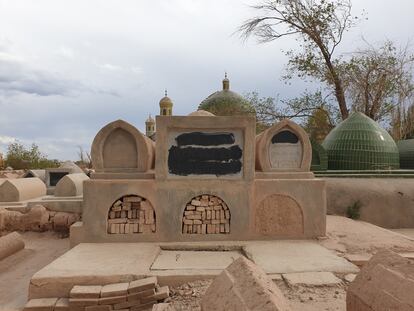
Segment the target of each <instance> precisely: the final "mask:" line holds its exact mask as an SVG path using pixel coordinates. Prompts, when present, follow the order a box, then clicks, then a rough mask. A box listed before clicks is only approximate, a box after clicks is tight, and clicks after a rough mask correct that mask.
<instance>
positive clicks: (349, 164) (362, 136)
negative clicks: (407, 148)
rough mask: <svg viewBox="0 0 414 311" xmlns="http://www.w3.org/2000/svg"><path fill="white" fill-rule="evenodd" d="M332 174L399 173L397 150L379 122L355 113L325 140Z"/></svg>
mask: <svg viewBox="0 0 414 311" xmlns="http://www.w3.org/2000/svg"><path fill="white" fill-rule="evenodd" d="M322 146H323V147H324V148H325V150H326V152H327V153H328V168H329V169H330V170H382V169H398V168H399V166H400V162H399V153H398V148H397V145H396V143H395V142H394V140H393V139H392V137H391V136H390V135H389V134H388V132H387V131H386V130H384V129H383V128H381V127H380V126H379V124H378V123H377V122H375V121H374V120H372V119H371V118H369V117H367V116H366V115H364V114H363V113H360V112H355V113H353V114H352V115H351V116H349V117H348V119H346V120H344V121H342V122H341V123H340V124H339V125H338V126H336V127H335V128H334V129H333V130H332V131H331V132H330V133H329V134H328V136H327V137H326V138H325V140H324V142H323V143H322Z"/></svg>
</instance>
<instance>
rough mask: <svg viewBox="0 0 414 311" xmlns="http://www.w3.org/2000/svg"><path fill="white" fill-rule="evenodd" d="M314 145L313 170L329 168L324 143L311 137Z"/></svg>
mask: <svg viewBox="0 0 414 311" xmlns="http://www.w3.org/2000/svg"><path fill="white" fill-rule="evenodd" d="M310 142H311V145H312V163H311V171H312V172H315V171H326V170H327V169H328V154H327V153H326V150H325V148H323V147H322V145H320V144H318V143H317V142H316V141H315V140H313V139H310Z"/></svg>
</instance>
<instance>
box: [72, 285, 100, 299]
mask: <svg viewBox="0 0 414 311" xmlns="http://www.w3.org/2000/svg"><path fill="white" fill-rule="evenodd" d="M101 290H102V286H100V285H95V286H93V285H91V286H79V285H76V286H74V287H73V288H72V290H71V291H70V295H69V297H70V298H99V297H100V294H101Z"/></svg>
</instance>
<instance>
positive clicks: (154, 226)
mask: <svg viewBox="0 0 414 311" xmlns="http://www.w3.org/2000/svg"><path fill="white" fill-rule="evenodd" d="M156 230H157V226H156V224H152V225H151V232H155V231H156Z"/></svg>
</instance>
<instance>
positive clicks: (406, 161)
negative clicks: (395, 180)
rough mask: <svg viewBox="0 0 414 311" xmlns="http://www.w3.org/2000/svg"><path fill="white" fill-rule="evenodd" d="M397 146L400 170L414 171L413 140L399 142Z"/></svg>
mask: <svg viewBox="0 0 414 311" xmlns="http://www.w3.org/2000/svg"><path fill="white" fill-rule="evenodd" d="M397 146H398V150H399V152H400V164H401V168H405V169H414V139H406V140H400V141H399V142H397Z"/></svg>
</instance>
